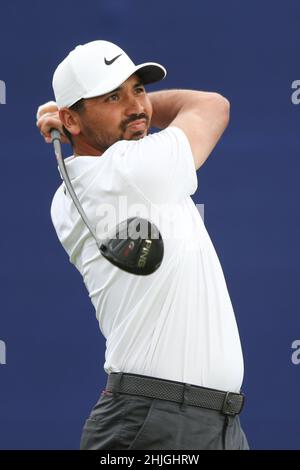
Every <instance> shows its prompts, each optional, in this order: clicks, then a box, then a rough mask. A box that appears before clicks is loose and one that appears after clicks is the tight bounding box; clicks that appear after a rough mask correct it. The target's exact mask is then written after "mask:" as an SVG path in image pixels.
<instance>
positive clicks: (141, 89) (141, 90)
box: [135, 87, 145, 93]
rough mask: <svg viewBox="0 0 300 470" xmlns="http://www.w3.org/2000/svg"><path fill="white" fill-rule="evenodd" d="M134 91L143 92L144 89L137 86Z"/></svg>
mask: <svg viewBox="0 0 300 470" xmlns="http://www.w3.org/2000/svg"><path fill="white" fill-rule="evenodd" d="M135 91H136V92H137V93H144V91H145V90H144V88H143V87H138V88H136V89H135Z"/></svg>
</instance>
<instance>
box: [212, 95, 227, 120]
mask: <svg viewBox="0 0 300 470" xmlns="http://www.w3.org/2000/svg"><path fill="white" fill-rule="evenodd" d="M213 95H214V98H213V101H214V104H213V107H214V112H215V113H216V115H217V116H218V120H219V121H220V122H221V123H222V125H223V126H224V129H225V128H226V127H227V125H228V123H229V118H230V102H229V100H228V99H227V98H225V97H224V96H222V95H220V94H219V93H213Z"/></svg>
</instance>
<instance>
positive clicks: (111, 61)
mask: <svg viewBox="0 0 300 470" xmlns="http://www.w3.org/2000/svg"><path fill="white" fill-rule="evenodd" d="M121 55H122V54H119V55H117V56H116V57H114V58H113V59H111V60H107V59H106V57H104V62H105V63H106V65H111V64H113V63H114V61H115V60H117V59H118V58H119V57H120V56H121Z"/></svg>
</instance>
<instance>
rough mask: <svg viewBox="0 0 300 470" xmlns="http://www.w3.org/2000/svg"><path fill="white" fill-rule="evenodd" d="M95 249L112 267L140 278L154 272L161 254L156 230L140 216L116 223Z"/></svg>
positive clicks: (160, 259)
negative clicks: (97, 249) (97, 248)
mask: <svg viewBox="0 0 300 470" xmlns="http://www.w3.org/2000/svg"><path fill="white" fill-rule="evenodd" d="M98 246H99V250H100V252H101V254H102V255H103V256H104V258H106V259H107V260H108V261H110V262H111V263H112V264H113V265H115V266H117V267H118V268H120V269H122V270H124V271H127V272H128V273H131V274H138V275H140V276H145V275H148V274H152V273H154V272H155V271H156V270H157V269H158V268H159V266H160V265H161V262H162V260H163V255H164V243H163V239H162V236H161V234H160V232H159V230H158V228H157V227H156V225H154V224H153V223H151V222H149V221H148V220H146V219H142V218H141V217H131V218H129V219H126V220H123V221H122V222H120V223H119V224H118V225H117V226H116V227H115V228H114V229H113V230H112V231H111V232H110V233H109V234H108V236H107V238H106V239H105V240H103V241H101V242H99V245H98Z"/></svg>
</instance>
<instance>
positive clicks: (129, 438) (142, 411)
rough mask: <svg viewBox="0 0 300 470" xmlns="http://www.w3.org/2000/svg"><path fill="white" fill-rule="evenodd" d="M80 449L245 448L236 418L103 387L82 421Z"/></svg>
mask: <svg viewBox="0 0 300 470" xmlns="http://www.w3.org/2000/svg"><path fill="white" fill-rule="evenodd" d="M80 449H81V450H113V449H114V450H125V449H128V450H130V449H132V450H135V449H142V450H147V449H155V450H160V449H167V450H202V449H203V450H204V449H211V450H213V449H219V450H222V449H235V450H238V449H241V450H248V449H249V446H248V442H247V439H246V436H245V434H244V432H243V431H242V429H241V426H240V421H239V417H238V416H234V417H232V416H225V415H223V414H221V413H220V412H218V411H213V410H207V409H204V408H199V407H197V406H192V405H187V404H180V403H174V402H171V401H167V400H158V399H154V398H147V397H141V396H134V395H127V394H122V393H117V394H112V393H110V392H106V391H104V392H102V394H101V397H100V399H99V400H98V402H97V403H96V405H95V406H94V408H93V409H92V412H91V414H90V416H89V418H88V419H87V420H86V422H85V425H84V427H83V432H82V437H81V443H80Z"/></svg>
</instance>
